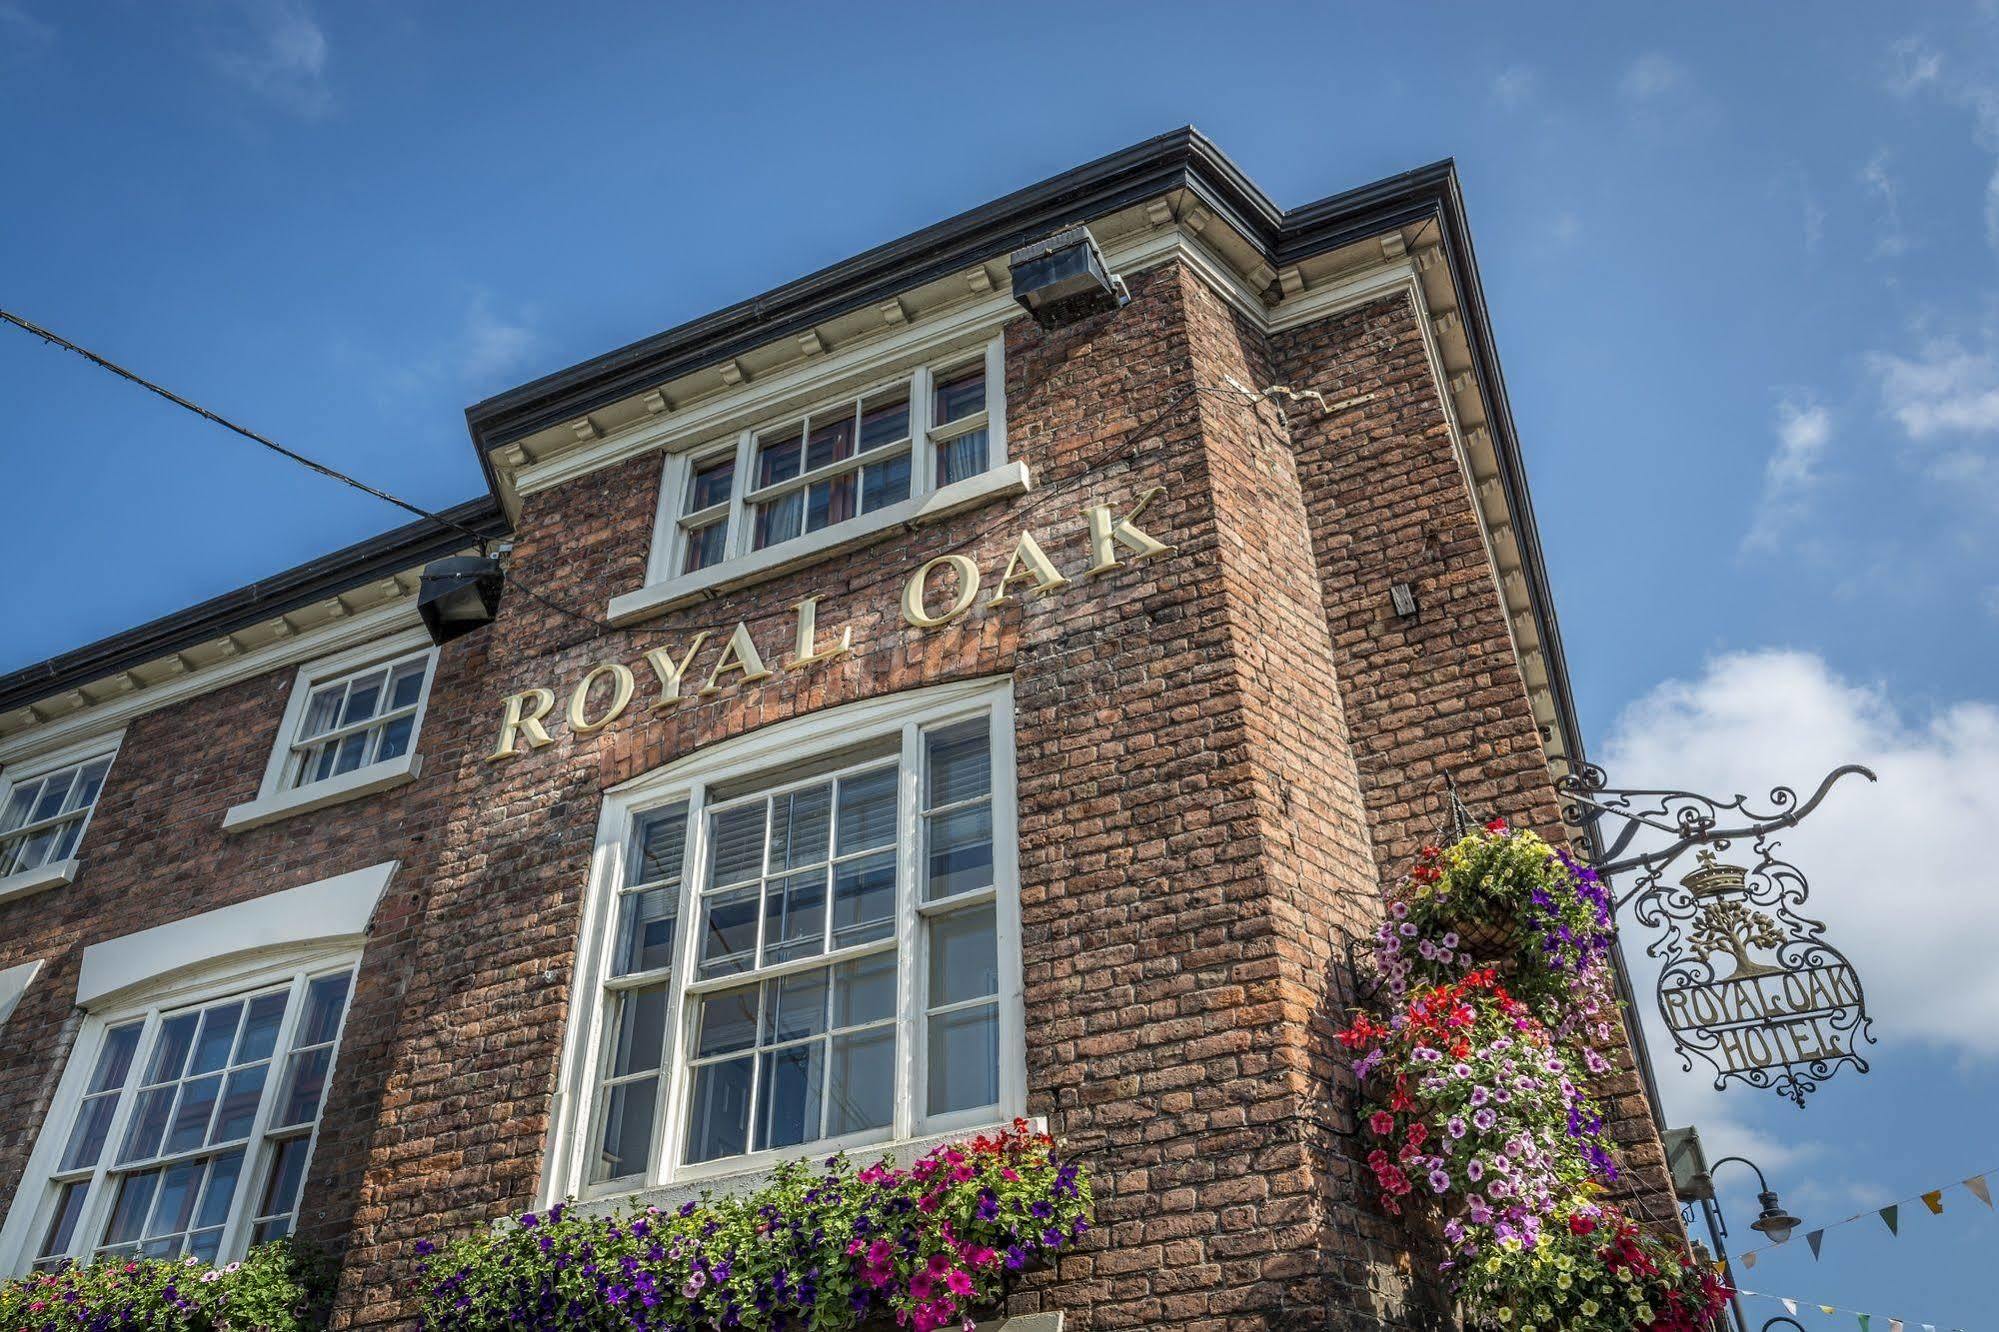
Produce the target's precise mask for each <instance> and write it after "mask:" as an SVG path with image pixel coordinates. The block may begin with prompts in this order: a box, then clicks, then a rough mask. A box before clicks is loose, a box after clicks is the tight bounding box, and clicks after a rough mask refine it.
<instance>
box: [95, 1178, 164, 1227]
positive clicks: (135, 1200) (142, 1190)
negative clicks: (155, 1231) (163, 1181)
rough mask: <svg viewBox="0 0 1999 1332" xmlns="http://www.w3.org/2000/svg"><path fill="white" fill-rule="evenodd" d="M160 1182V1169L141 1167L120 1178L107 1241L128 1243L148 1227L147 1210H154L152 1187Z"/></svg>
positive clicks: (153, 1188) (112, 1206)
mask: <svg viewBox="0 0 1999 1332" xmlns="http://www.w3.org/2000/svg"><path fill="white" fill-rule="evenodd" d="M159 1183H160V1172H159V1171H157V1170H142V1171H140V1172H139V1173H138V1174H136V1175H127V1176H125V1178H124V1179H123V1180H121V1181H119V1184H118V1198H117V1201H116V1202H114V1203H112V1204H111V1224H110V1225H108V1226H106V1227H105V1230H104V1242H105V1243H106V1244H107V1245H108V1244H128V1243H130V1242H131V1241H133V1240H136V1239H138V1238H139V1237H140V1235H141V1234H142V1233H143V1232H144V1230H145V1225H146V1214H147V1212H149V1211H151V1210H152V1206H153V1191H154V1190H155V1189H157V1188H158V1187H159Z"/></svg>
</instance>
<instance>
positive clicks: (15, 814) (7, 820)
mask: <svg viewBox="0 0 1999 1332" xmlns="http://www.w3.org/2000/svg"><path fill="white" fill-rule="evenodd" d="M41 793H42V784H41V783H40V782H23V783H22V784H21V785H19V786H17V787H15V788H14V790H13V793H12V794H11V795H9V796H8V797H7V812H6V813H5V814H4V815H0V832H12V831H14V829H16V828H18V827H20V826H21V825H22V824H24V823H26V822H27V821H28V811H29V810H31V809H33V808H34V807H35V798H36V797H37V796H39V795H40V794H41Z"/></svg>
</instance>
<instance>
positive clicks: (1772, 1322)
mask: <svg viewBox="0 0 1999 1332" xmlns="http://www.w3.org/2000/svg"><path fill="white" fill-rule="evenodd" d="M1779 1323H1789V1324H1790V1325H1791V1326H1792V1327H1795V1328H1797V1329H1798V1332H1805V1325H1804V1324H1803V1323H1801V1322H1799V1321H1798V1320H1797V1319H1795V1318H1786V1317H1784V1315H1782V1314H1778V1315H1777V1316H1776V1317H1775V1318H1772V1319H1770V1320H1769V1321H1768V1322H1766V1323H1764V1324H1763V1332H1770V1329H1771V1328H1773V1327H1775V1326H1777V1324H1779Z"/></svg>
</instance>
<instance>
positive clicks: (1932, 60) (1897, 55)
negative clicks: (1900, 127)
mask: <svg viewBox="0 0 1999 1332" xmlns="http://www.w3.org/2000/svg"><path fill="white" fill-rule="evenodd" d="M1888 59H1889V65H1890V68H1889V71H1888V87H1889V90H1890V91H1892V92H1894V93H1896V94H1898V95H1900V96H1903V97H1906V96H1908V95H1909V94H1910V93H1913V92H1915V91H1917V90H1918V89H1920V88H1923V87H1926V86H1927V85H1929V84H1932V83H1935V82H1936V81H1937V76H1938V75H1940V74H1941V73H1943V56H1941V55H1940V54H1938V53H1937V51H1936V50H1935V49H1934V48H1933V47H1931V46H1930V44H1929V43H1928V42H1925V41H1924V40H1923V39H1922V38H1920V37H1904V38H1902V39H1901V40H1900V41H1898V42H1896V43H1895V44H1894V45H1893V46H1891V47H1889V48H1888Z"/></svg>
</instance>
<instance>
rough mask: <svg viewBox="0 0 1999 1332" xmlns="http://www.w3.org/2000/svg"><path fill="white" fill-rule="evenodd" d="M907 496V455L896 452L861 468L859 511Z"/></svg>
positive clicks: (892, 502) (878, 507)
mask: <svg viewBox="0 0 1999 1332" xmlns="http://www.w3.org/2000/svg"><path fill="white" fill-rule="evenodd" d="M908 498H909V455H908V454H907V453H898V454H897V455H896V456H895V457H893V458H888V459H885V460H884V461H882V462H878V463H870V464H868V465H867V466H866V467H863V468H862V469H861V512H862V513H873V512H874V511H875V510H876V509H884V508H887V507H888V506H889V505H891V504H900V503H901V502H902V501H903V500H906V499H908Z"/></svg>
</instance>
